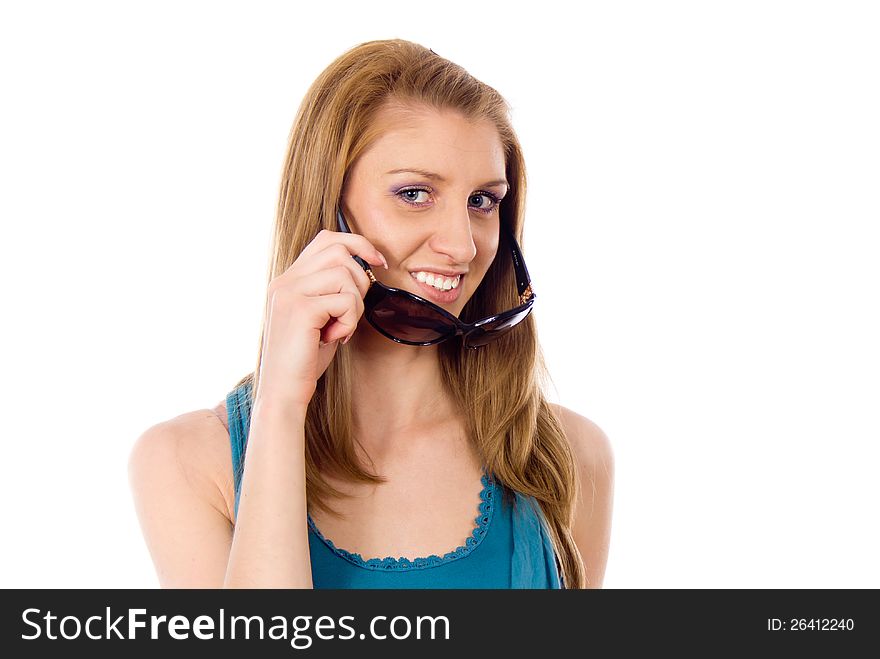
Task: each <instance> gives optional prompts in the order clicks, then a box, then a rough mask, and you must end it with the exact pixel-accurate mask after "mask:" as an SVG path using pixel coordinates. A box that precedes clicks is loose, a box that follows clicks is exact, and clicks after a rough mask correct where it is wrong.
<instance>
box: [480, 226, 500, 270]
mask: <svg viewBox="0 0 880 659" xmlns="http://www.w3.org/2000/svg"><path fill="white" fill-rule="evenodd" d="M474 242H476V245H477V261H478V263H479V270H480V272H486V270H488V269H489V266H490V265H491V264H492V261H493V260H494V259H495V255H496V254H497V253H498V232H497V231H495V232H494V233H487V234H486V235H484V236H474Z"/></svg>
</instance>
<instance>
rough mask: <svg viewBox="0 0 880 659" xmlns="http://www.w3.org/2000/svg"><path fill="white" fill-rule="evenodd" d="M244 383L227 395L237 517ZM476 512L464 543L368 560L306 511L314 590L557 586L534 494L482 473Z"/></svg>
mask: <svg viewBox="0 0 880 659" xmlns="http://www.w3.org/2000/svg"><path fill="white" fill-rule="evenodd" d="M249 396H250V384H249V383H244V384H243V385H240V386H239V387H236V388H235V389H233V390H232V391H231V392H229V394H228V395H227V397H226V410H227V417H228V421H229V439H230V443H231V445H232V471H233V476H234V483H235V516H236V518H237V517H238V502H239V498H240V496H241V476H242V471H243V467H244V465H243V459H244V455H245V448H246V444H247V437H248V431H249V428H250V411H251V405H250V397H249ZM482 484H483V489H482V492H481V493H480V504H479V506H478V514H477V516H476V519H475V520H474V529H473V531H472V533H471V535H470V537H468V538H467V540H466V541H465V544H463V545H461V546H460V547H458V548H456V549H454V550H452V551H450V552H448V553H446V554H444V555H443V556H437V555H432V556H426V557H422V558H404V557H400V558H393V557H390V556H389V557H387V558H369V559H364V558H363V557H362V556H361V555H360V554H354V553H350V552H348V551H346V550H345V549H342V548H340V547H337V546H336V545H334V544H333V542H332V541H331V540H330V539H329V538H325V537H324V535H323V534H322V533H321V531H320V530H319V529H318V527H317V526H316V525H315V523H314V521H313V520H312V518H311V515H309V516H308V525H309V531H308V534H309V551H310V554H311V563H312V582H313V585H314V587H315V588H542V589H543V588H563V587H564V584H563V583H562V580H561V579H560V576H559V575H560V573H559V566H558V562H557V560H556V555H555V553H554V551H553V544H552V542H551V540H550V535H549V533H548V531H547V528H546V521H545V518H544V515H543V511H542V510H541V508H540V506H539V505H538V503H537V501H536V500H535V498H534V497H531V496H529V497H527V496H524V495H523V494H521V493H519V492H516V491H514V490H512V489H509V488H507V487H506V486H504V485H502V484H501V483H500V482H499V481H498V480H497V479H496V478H495V477H494V475H493V474H491V473H489V472H488V471H485V470H484V472H483V476H482Z"/></svg>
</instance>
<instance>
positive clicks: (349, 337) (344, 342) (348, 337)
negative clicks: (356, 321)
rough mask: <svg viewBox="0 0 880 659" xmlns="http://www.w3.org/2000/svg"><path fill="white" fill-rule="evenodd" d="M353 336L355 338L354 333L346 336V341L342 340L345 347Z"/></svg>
mask: <svg viewBox="0 0 880 659" xmlns="http://www.w3.org/2000/svg"><path fill="white" fill-rule="evenodd" d="M352 336H354V332H352V333H351V334H349V335H348V336H346V337H345V338H344V339H342V345H345V344H346V343H348V341H349V339H351V337H352Z"/></svg>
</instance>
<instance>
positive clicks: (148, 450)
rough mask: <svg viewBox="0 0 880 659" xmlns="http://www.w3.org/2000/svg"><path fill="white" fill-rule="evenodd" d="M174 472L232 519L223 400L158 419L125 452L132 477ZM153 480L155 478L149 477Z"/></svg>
mask: <svg viewBox="0 0 880 659" xmlns="http://www.w3.org/2000/svg"><path fill="white" fill-rule="evenodd" d="M155 471H161V472H164V473H168V472H174V473H177V474H179V475H180V476H181V477H182V479H183V480H184V481H185V482H186V484H187V485H188V486H189V487H190V488H191V489H192V490H193V491H194V492H195V493H196V494H197V495H198V496H199V497H201V498H202V499H203V500H204V501H206V502H207V503H209V504H210V505H211V506H212V507H213V508H215V509H216V510H217V511H218V512H220V513H222V514H223V515H224V516H226V517H227V518H228V519H229V520H230V522H231V521H232V509H233V505H234V502H233V501H232V496H233V491H232V487H233V486H232V454H231V450H230V446H229V431H228V429H227V421H226V405H225V402H221V403H219V404H218V405H217V406H215V407H213V408H205V409H200V410H195V411H192V412H186V413H184V414H180V415H178V416H176V417H173V418H171V419H167V420H164V421H160V422H159V423H156V424H155V425H153V426H151V427H149V428H148V429H147V430H145V431H144V432H143V433H142V434H141V435H140V437H138V438H137V440H136V441H135V443H134V445H133V446H132V449H131V452H130V454H129V474H130V476H131V477H134V476H136V475H137V473H139V472H142V473H145V474H147V475H150V474H151V472H155ZM151 482H157V479H155V478H154V479H151Z"/></svg>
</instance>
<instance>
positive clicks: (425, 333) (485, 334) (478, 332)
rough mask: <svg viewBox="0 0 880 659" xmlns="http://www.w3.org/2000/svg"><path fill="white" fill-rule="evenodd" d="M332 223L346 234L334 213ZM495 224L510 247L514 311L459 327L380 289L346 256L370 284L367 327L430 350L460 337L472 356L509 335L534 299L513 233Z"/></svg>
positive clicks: (441, 313)
mask: <svg viewBox="0 0 880 659" xmlns="http://www.w3.org/2000/svg"><path fill="white" fill-rule="evenodd" d="M336 221H337V224H338V225H339V230H340V231H341V232H343V233H351V229H349V227H348V223H347V222H346V221H345V217H344V216H343V215H342V211H340V210H337V211H336ZM499 224H500V225H501V231H503V232H504V234H505V236H506V237H507V240H508V242H509V244H510V254H511V257H512V258H513V268H514V272H515V274H516V285H517V292H518V294H519V299H520V304H519V305H518V306H516V307H514V308H513V309H510V310H508V311H504V312H502V313H499V314H496V315H494V316H488V317H487V318H483V319H481V320H478V321H476V322H474V323H463V322H462V321H461V320H459V319H458V318H457V317H456V316H454V315H453V314H451V313H449V312H448V311H446V310H445V309H443V308H442V307H439V306H437V305H436V304H434V303H433V302H430V301H429V300H426V299H425V298H423V297H419V296H418V295H415V294H414V293H410V292H409V291H405V290H401V289H399V288H392V287H390V286H386V285H385V284H383V283H381V282H380V281H378V280H377V279H376V277H375V276H374V275H373V271H372V270H371V269H370V266H369V265H368V264H367V262H366V261H364V260H363V259H362V258H360V257H359V256H352V258H353V259H354V260H355V261H357V263H358V265H360V266H361V267H362V268H363V269H364V271H365V272H366V273H367V276H368V277H369V278H370V288H369V290H368V291H367V295H366V297H365V298H364V315H365V316H366V317H367V321H368V322H369V323H370V324H371V325H372V326H373V327H374V328H376V330H377V331H378V332H379V333H380V334H382V335H383V336H386V337H388V338H389V339H391V340H392V341H396V342H397V343H403V344H405V345H411V346H431V345H435V344H438V343H442V342H443V341H447V340H449V339H451V338H453V337H455V336H459V335H460V336H461V337H462V347H464V348H470V349H472V350H475V349H477V348H479V347H481V346H484V345H486V344H487V343H490V342H492V341H494V340H495V339H497V338H498V337H500V336H503V335H504V334H506V333H507V332H509V331H510V330H512V329H513V328H514V327H516V326H517V325H518V324H519V323H521V322H522V321H523V319H524V318H525V317H526V316H528V315H529V313H531V311H532V306H533V305H534V302H535V294H534V293H533V292H532V286H531V283H532V280H531V278H530V277H529V271H528V270H527V269H526V264H525V261H524V260H523V256H522V252H521V251H520V248H519V245H518V244H517V242H516V239H515V238H514V236H513V233H512V232H511V231H510V228H509V227H508V226H507V225H506V224H505V223H504V222H503V221H502V222H499Z"/></svg>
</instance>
